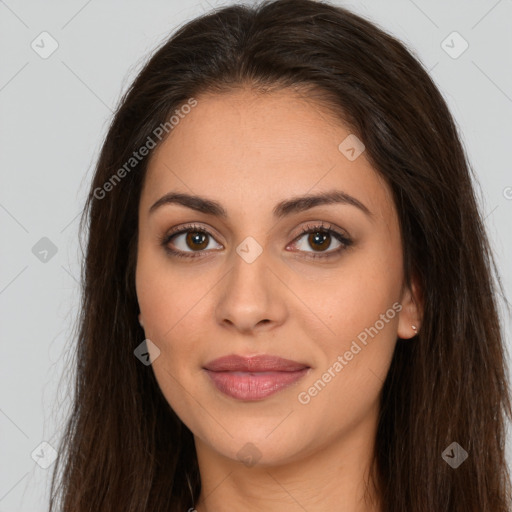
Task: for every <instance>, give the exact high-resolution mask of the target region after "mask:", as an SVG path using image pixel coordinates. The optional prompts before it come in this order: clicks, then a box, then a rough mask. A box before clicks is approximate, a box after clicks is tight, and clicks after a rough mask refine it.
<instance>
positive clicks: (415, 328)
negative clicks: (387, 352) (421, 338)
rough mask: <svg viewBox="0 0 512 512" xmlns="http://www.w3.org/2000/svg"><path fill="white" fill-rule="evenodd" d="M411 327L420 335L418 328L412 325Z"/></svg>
mask: <svg viewBox="0 0 512 512" xmlns="http://www.w3.org/2000/svg"><path fill="white" fill-rule="evenodd" d="M411 327H412V330H413V331H414V332H415V333H416V334H418V328H417V327H416V326H415V325H411Z"/></svg>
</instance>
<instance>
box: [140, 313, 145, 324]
mask: <svg viewBox="0 0 512 512" xmlns="http://www.w3.org/2000/svg"><path fill="white" fill-rule="evenodd" d="M139 324H140V326H141V327H144V323H143V321H142V314H141V313H139Z"/></svg>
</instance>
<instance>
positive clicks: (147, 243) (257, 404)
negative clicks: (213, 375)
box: [136, 90, 421, 512]
mask: <svg viewBox="0 0 512 512" xmlns="http://www.w3.org/2000/svg"><path fill="white" fill-rule="evenodd" d="M197 100H198V104H197V106H196V107H195V108H193V109H192V111H191V112H190V113H189V114H188V115H186V116H185V117H184V119H182V120H181V121H180V122H179V124H178V125H177V126H175V127H174V129H173V130H172V132H171V134H170V136H169V137H168V138H167V140H165V142H164V143H163V144H162V145H161V146H160V147H159V148H158V149H157V150H156V152H155V154H154V155H153V157H152V160H151V161H150V164H149V167H148V173H147V176H146V180H145V183H144V187H143V190H142V195H141V201H140V205H139V245H138V260H137V271H136V286H137V296H138V301H139V306H140V311H141V314H140V320H141V322H142V323H143V326H144V330H145V334H146V337H147V338H149V339H150V340H152V342H153V343H154V344H155V345H156V346H157V347H158V348H159V350H160V355H159V356H158V357H156V358H155V359H154V362H153V365H152V367H153V371H154V372H155V376H156V378H157V380H158V383H159V385H160V387H161V389H162V392H163V394H164V396H165V397H166V399H167V401H168V402H169V404H170V405H171V407H172V408H173V409H174V411H175V412H176V413H177V414H178V416H179V417H180V418H181V420H182V421H183V422H184V423H185V424H186V425H187V427H188V428H189V429H190V430H191V431H192V433H193V435H194V439H195V443H196V449H197V454H198V461H199V467H200V473H201V481H202V493H201V496H200V499H199V502H198V503H196V506H195V508H196V510H197V511H198V512H225V511H228V510H229V511H232V510H245V511H249V512H250V511H261V510H265V511H267V512H273V511H279V512H281V511H282V510H283V509H286V510H289V511H297V512H299V511H300V512H303V511H304V510H307V511H308V512H320V511H322V512H324V511H325V510H340V511H344V512H363V511H364V512H369V511H371V512H378V511H380V510H381V508H380V506H379V495H378V491H375V492H373V491H371V490H370V491H369V498H372V499H373V501H371V500H369V501H368V502H365V499H364V498H365V482H366V480H367V479H368V470H369V464H370V460H371V457H372V455H373V453H374V448H375V435H376V426H377V417H378V411H379V404H378V400H379V395H380V392H381V389H382V385H383V382H384V379H385V376H386V374H387V371H388V369H389V365H390V363H391V358H392V354H393V349H394V347H395V343H396V340H397V337H400V338H411V337H413V336H414V334H415V331H414V330H413V328H412V326H413V325H414V326H416V327H417V328H418V329H419V322H420V319H421V310H420V307H419V306H417V304H419V302H418V299H419V296H418V291H417V287H416V284H415V283H413V287H412V290H410V289H408V288H406V287H404V286H403V269H402V264H403V260H402V242H401V237H400V231H399V224H398V218H397V213H396V209H395V206H394V203H393V200H392V197H391V192H390V189H389V188H388V186H387V184H386V183H385V182H384V181H383V180H382V179H381V178H380V177H379V175H378V174H377V173H376V172H375V171H374V170H373V169H372V167H371V166H370V165H369V163H368V161H367V160H366V158H365V153H364V152H363V153H361V155H360V156H359V157H357V158H356V159H355V160H353V161H350V160H349V159H348V158H347V157H346V156H345V154H343V153H342V151H340V149H338V146H339V144H340V143H341V142H342V141H343V140H344V139H345V138H346V137H347V136H348V135H349V134H350V131H349V130H348V129H347V128H346V127H345V126H344V125H343V124H342V123H341V122H340V121H339V120H337V119H335V118H334V117H329V116H328V114H327V113H326V112H325V111H323V110H320V109H319V108H318V107H317V106H315V104H314V103H313V102H312V101H311V102H308V101H305V100H304V99H303V98H301V97H300V96H297V95H295V94H294V93H293V92H291V91H287V92H286V91H281V92H277V93H272V94H269V95H266V96H261V95H257V94H256V93H254V92H252V91H249V90H244V91H240V92H236V93H229V94H226V95H218V96H212V95H209V96H201V97H198V98H197ZM332 190H338V191H343V192H344V193H345V194H348V195H350V196H351V197H353V198H355V199H356V200H357V201H358V202H359V203H361V204H362V205H363V208H359V207H357V206H354V205H353V204H347V203H334V204H321V205H317V206H314V207H312V208H309V209H306V210H304V211H292V212H290V213H289V214H288V215H286V216H283V217H280V218H276V217H274V216H273V208H274V207H275V205H276V204H277V203H279V202H281V201H284V200H289V199H292V198H296V197H298V196H303V195H311V194H318V193H321V192H327V191H332ZM169 192H181V193H185V194H191V195H197V196H201V197H206V198H208V199H211V200H214V201H216V202H218V203H220V205H221V206H222V207H223V208H224V209H225V210H226V212H227V216H226V217H225V218H223V217H217V216H215V215H212V214H210V213H203V212H199V211H195V210H193V209H191V208H189V207H186V206H183V205H181V204H163V205H161V206H159V207H157V208H155V209H154V210H153V211H152V212H150V211H149V210H150V207H151V206H152V205H153V204H154V203H155V202H156V201H158V200H159V199H160V198H161V197H162V196H164V195H165V194H168V193H169ZM364 208H366V209H367V210H368V212H365V211H364ZM189 223H193V224H194V225H195V228H192V229H190V228H189V231H188V233H189V234H190V236H189V237H188V238H187V233H182V234H177V235H176V236H175V237H174V238H173V239H172V240H171V241H167V247H169V248H172V249H174V250H178V251H182V252H184V253H185V254H188V255H190V254H192V255H193V256H195V257H190V258H187V257H183V258H179V257H176V256H173V255H171V254H168V253H167V252H166V250H165V248H164V244H162V243H161V241H160V238H162V237H164V235H166V234H168V233H169V231H170V230H171V229H172V228H174V227H178V228H180V227H187V226H186V225H187V224H189ZM318 224H321V227H322V226H323V231H322V229H320V231H321V234H322V233H323V234H325V235H326V237H327V238H326V241H325V243H324V244H323V245H322V244H319V242H318V241H316V240H318V239H313V237H314V233H315V232H318V231H319V229H313V231H312V233H313V234H301V228H309V227H315V226H317V225H318ZM326 226H327V228H329V229H333V230H335V231H337V232H339V233H340V234H342V235H343V236H344V237H345V238H348V239H349V240H350V241H351V242H352V243H351V244H350V245H348V246H346V247H345V246H344V244H343V243H342V242H340V241H338V239H337V238H336V237H335V235H334V233H333V232H328V233H325V227H326ZM198 227H199V228H202V229H205V230H206V231H208V233H209V234H208V235H206V237H205V238H203V239H201V238H197V235H194V233H196V232H197V228H198ZM329 233H330V234H329ZM199 235H200V234H199ZM194 236H195V237H196V238H193V237H194ZM247 237H252V239H253V240H254V241H255V242H256V243H257V245H254V243H253V242H252V241H251V244H253V245H250V246H248V247H249V248H250V250H249V252H250V253H251V254H252V255H254V254H256V253H255V252H254V251H256V250H257V247H258V246H259V247H260V248H261V250H262V252H261V254H259V255H258V256H257V257H256V258H255V259H254V261H251V262H250V263H249V262H248V261H247V260H246V259H244V257H242V256H241V254H244V253H239V252H237V247H239V246H240V244H242V242H244V240H245V239H246V238H247ZM252 239H251V240H252ZM197 240H199V242H198V241H197ZM203 240H204V243H202V241H203ZM201 243H202V245H201ZM242 246H243V245H242ZM340 247H341V250H340V251H339V252H337V250H338V249H340ZM329 254H330V255H329ZM315 255H316V256H320V257H317V258H315V259H313V257H314V256H315ZM394 304H395V306H393V305H394ZM397 304H398V307H397V306H396V305H397ZM379 320H380V322H379ZM381 325H382V327H381ZM370 327H373V328H374V329H375V330H376V331H378V332H377V334H375V333H374V331H372V333H373V336H369V335H367V340H366V344H363V343H362V342H361V338H364V335H361V333H362V332H367V331H365V329H368V328H370ZM358 335H359V338H358ZM354 341H355V342H356V343H357V345H358V346H359V348H360V350H359V351H357V349H356V348H354V347H355V346H354V345H353V343H354ZM411 343H414V341H411ZM351 347H352V350H351ZM347 352H351V353H352V356H350V354H347ZM229 354H240V355H244V356H252V355H256V354H272V355H277V356H280V357H283V358H286V359H292V360H295V361H299V362H301V363H305V364H307V365H308V366H309V367H310V368H311V369H310V370H309V373H308V374H307V375H306V376H305V377H303V378H302V379H300V380H299V381H297V382H295V383H294V384H293V385H291V386H290V387H287V388H285V389H282V390H281V391H279V392H277V393H275V394H273V395H271V396H269V397H267V398H265V399H262V400H256V401H243V400H238V399H235V398H232V397H229V396H226V395H225V394H223V393H221V392H220V391H219V390H218V389H217V388H216V387H215V386H213V385H212V383H211V381H210V379H209V378H208V376H207V375H206V372H205V370H204V369H203V367H204V365H205V364H206V363H207V362H209V361H211V360H212V359H215V358H218V357H221V356H225V355H229ZM339 356H340V357H341V358H342V360H343V361H344V363H341V361H340V359H339V358H338V357H339ZM336 361H338V366H336V365H335V363H336ZM339 365H341V368H342V369H340V366H339ZM329 369H330V371H329ZM326 373H328V374H329V375H330V379H329V378H328V377H325V374H326ZM319 379H320V380H322V382H323V383H324V384H325V385H323V386H320V387H319V390H318V389H317V391H316V393H315V391H314V390H313V391H308V390H310V389H311V388H312V387H313V386H314V384H315V382H318V381H319ZM326 381H327V382H326ZM241 455H242V456H241ZM247 455H248V458H247V457H245V456H247ZM242 459H243V460H242ZM248 460H249V462H248Z"/></svg>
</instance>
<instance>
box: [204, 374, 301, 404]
mask: <svg viewBox="0 0 512 512" xmlns="http://www.w3.org/2000/svg"><path fill="white" fill-rule="evenodd" d="M308 370H309V368H304V369H302V370H297V371H293V372H252V373H251V372H212V371H210V370H206V373H207V374H208V375H209V377H210V379H211V380H212V382H213V384H215V386H216V387H217V389H218V390H219V391H221V392H222V393H224V394H225V395H228V396H230V397H232V398H236V399H238V400H262V399H263V398H267V397H268V396H270V395H273V394H274V393H277V392H278V391H281V390H282V389H284V388H286V387H288V386H291V385H292V384H293V383H294V382H297V381H298V380H299V379H301V378H302V377H304V375H306V373H307V372H308Z"/></svg>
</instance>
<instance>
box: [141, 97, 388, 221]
mask: <svg viewBox="0 0 512 512" xmlns="http://www.w3.org/2000/svg"><path fill="white" fill-rule="evenodd" d="M196 100H197V105H196V106H195V107H193V108H191V110H190V113H188V114H186V115H183V116H182V118H181V119H180V121H179V123H178V124H177V125H175V126H174V128H173V129H172V130H171V132H170V135H169V136H168V137H167V139H165V140H164V142H163V143H162V144H161V145H160V146H159V147H158V148H157V149H156V150H155V152H154V154H153V156H152V158H151V160H150V162H149V165H148V169H147V174H146V178H145V183H144V190H143V194H142V198H141V206H147V207H148V208H149V206H150V205H149V202H150V201H153V202H154V201H156V200H157V199H158V198H159V197H160V196H161V195H163V194H165V193H167V192H169V191H178V192H186V193H196V194H198V195H206V196H209V197H214V198H218V199H219V200H221V202H223V203H225V204H226V207H227V209H228V210H229V204H228V203H231V204H234V203H235V202H236V203H237V205H238V206H240V207H241V208H242V209H243V206H244V205H246V206H247V205H252V206H257V205H262V206H263V205H268V204H272V205H273V204H275V203H277V202H278V201H280V200H282V199H284V198H286V197H289V196H298V195H303V194H306V193H312V192H318V191H322V190H331V189H334V188H336V189H341V190H343V191H344V192H346V193H349V194H351V195H354V196H359V197H358V198H359V199H361V200H362V201H364V202H365V203H366V204H367V206H368V207H369V208H370V209H372V210H373V211H374V212H375V213H376V215H382V216H386V215H389V214H390V213H391V212H390V211H388V210H390V209H392V208H393V205H392V200H391V194H390V190H389V187H388V186H387V184H386V183H385V182H384V180H383V179H381V178H380V176H379V175H378V174H377V173H376V172H375V170H374V169H373V168H372V167H371V166H370V164H369V162H368V161H367V160H366V158H365V155H364V151H363V152H362V153H361V154H360V156H358V157H357V158H356V159H355V160H350V159H349V158H347V156H346V154H345V153H344V150H345V148H346V145H347V144H346V143H345V142H344V141H347V140H348V141H353V139H352V138H353V137H354V134H352V133H351V131H350V129H349V128H348V127H347V126H346V125H345V124H344V123H343V122H342V121H341V120H340V119H338V118H337V117H336V116H335V114H334V113H332V112H329V111H328V110H327V109H326V108H325V107H322V106H320V105H319V104H317V103H316V102H315V101H313V100H312V99H308V98H307V96H305V95H299V94H297V93H295V92H294V91H287V90H282V91H279V92H273V93H270V94H261V93H256V92H254V91H250V90H241V91H237V92H233V93H225V94H220V95H204V96H199V97H197V98H196ZM347 137H348V139H347ZM340 145H341V146H340ZM151 204H152V203H151ZM372 207H373V208H372ZM269 209H270V208H269ZM235 213H238V212H233V214H235Z"/></svg>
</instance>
